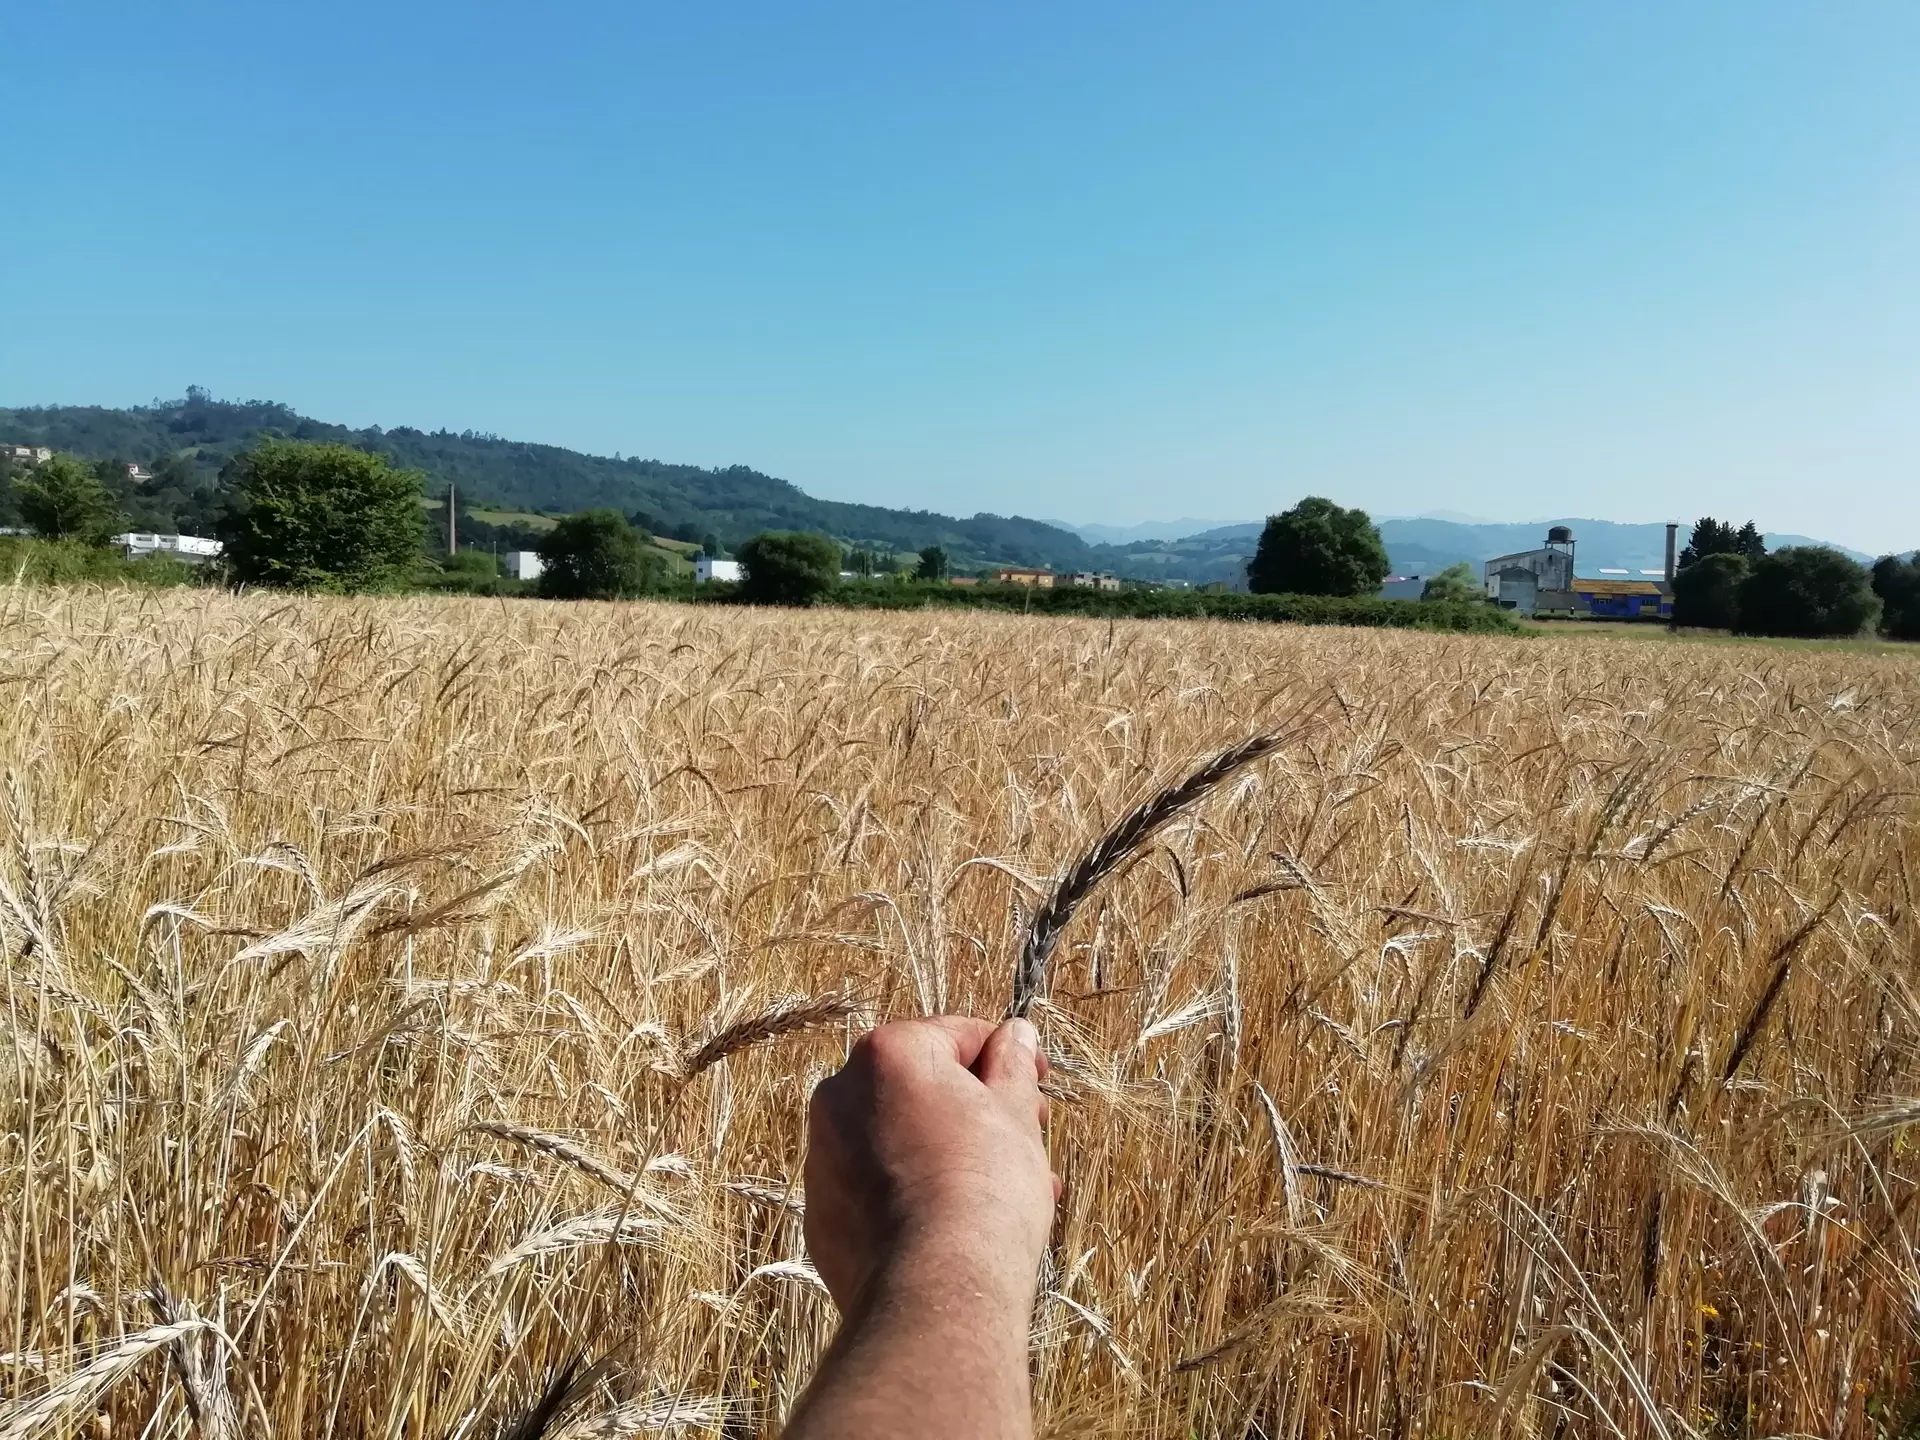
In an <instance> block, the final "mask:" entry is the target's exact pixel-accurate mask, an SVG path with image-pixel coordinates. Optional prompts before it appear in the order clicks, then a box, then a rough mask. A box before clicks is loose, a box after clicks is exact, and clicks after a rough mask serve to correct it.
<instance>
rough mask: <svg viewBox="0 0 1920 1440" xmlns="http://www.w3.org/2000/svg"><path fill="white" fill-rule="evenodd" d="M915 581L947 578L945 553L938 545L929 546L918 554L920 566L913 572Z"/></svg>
mask: <svg viewBox="0 0 1920 1440" xmlns="http://www.w3.org/2000/svg"><path fill="white" fill-rule="evenodd" d="M914 575H915V577H916V578H917V579H921V580H944V579H946V578H947V552H946V551H944V550H942V549H941V548H940V547H939V546H938V545H929V546H927V548H926V549H924V550H922V551H921V552H920V566H919V568H918V569H917V570H915V571H914Z"/></svg>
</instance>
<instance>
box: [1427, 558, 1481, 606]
mask: <svg viewBox="0 0 1920 1440" xmlns="http://www.w3.org/2000/svg"><path fill="white" fill-rule="evenodd" d="M1486 596H1487V590H1486V586H1484V585H1482V584H1481V583H1480V581H1479V578H1478V577H1477V576H1476V575H1475V574H1474V573H1473V566H1471V565H1469V564H1468V563H1467V562H1466V561H1464V560H1456V561H1455V562H1454V563H1453V564H1451V565H1449V566H1447V568H1446V569H1444V570H1442V571H1441V572H1440V573H1439V574H1438V575H1432V576H1429V577H1428V579H1427V583H1426V584H1424V585H1422V586H1421V587H1420V598H1421V599H1422V600H1484V599H1486Z"/></svg>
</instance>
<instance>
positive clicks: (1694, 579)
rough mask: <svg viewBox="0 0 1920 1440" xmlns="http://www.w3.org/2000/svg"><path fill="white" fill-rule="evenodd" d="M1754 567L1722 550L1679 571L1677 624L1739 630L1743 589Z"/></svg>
mask: <svg viewBox="0 0 1920 1440" xmlns="http://www.w3.org/2000/svg"><path fill="white" fill-rule="evenodd" d="M1750 568H1751V567H1750V566H1749V565H1748V562H1747V557H1746V556H1745V555H1742V554H1739V553H1737V552H1735V551H1726V550H1719V551H1713V552H1711V553H1709V554H1707V555H1704V556H1702V557H1701V558H1700V559H1698V560H1696V561H1694V562H1693V563H1692V564H1691V565H1688V566H1687V567H1685V568H1684V569H1682V570H1678V571H1676V572H1675V573H1674V577H1673V623H1674V624H1675V625H1685V626H1697V627H1699V628H1700V629H1703V630H1734V629H1737V628H1739V625H1740V586H1741V584H1742V583H1743V582H1744V581H1745V580H1746V578H1747V574H1748V571H1749V569H1750Z"/></svg>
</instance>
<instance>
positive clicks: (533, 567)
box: [500, 550, 547, 580]
mask: <svg viewBox="0 0 1920 1440" xmlns="http://www.w3.org/2000/svg"><path fill="white" fill-rule="evenodd" d="M546 568H547V567H546V566H545V565H543V564H541V563H540V552H539V551H538V550H509V551H507V553H506V554H504V555H502V556H501V557H500V573H501V574H502V575H504V576H506V577H507V578H508V579H509V580H538V579H539V578H540V576H541V574H542V572H544V571H545V570H546Z"/></svg>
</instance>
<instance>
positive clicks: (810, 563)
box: [740, 530, 840, 605]
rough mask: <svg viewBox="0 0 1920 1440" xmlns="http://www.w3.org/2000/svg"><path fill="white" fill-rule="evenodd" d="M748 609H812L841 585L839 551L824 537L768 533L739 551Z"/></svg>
mask: <svg viewBox="0 0 1920 1440" xmlns="http://www.w3.org/2000/svg"><path fill="white" fill-rule="evenodd" d="M740 564H741V566H742V568H743V569H744V571H745V578H744V579H743V580H742V581H741V582H740V598H741V599H742V600H745V601H746V602H747V603H748V604H750V605H811V604H813V602H814V601H816V600H818V599H820V598H821V597H823V596H825V595H827V594H830V593H831V592H832V590H833V588H834V587H835V586H836V585H838V584H839V583H840V547H839V546H838V545H836V544H834V543H833V541H831V540H829V539H828V538H827V537H826V536H824V535H806V534H800V533H797V532H795V531H791V530H769V531H766V532H765V533H763V534H759V535H755V536H754V537H753V538H752V539H751V540H749V541H747V543H746V544H744V545H742V546H741V547H740Z"/></svg>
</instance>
